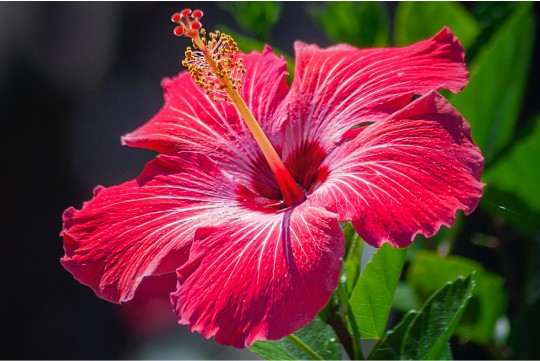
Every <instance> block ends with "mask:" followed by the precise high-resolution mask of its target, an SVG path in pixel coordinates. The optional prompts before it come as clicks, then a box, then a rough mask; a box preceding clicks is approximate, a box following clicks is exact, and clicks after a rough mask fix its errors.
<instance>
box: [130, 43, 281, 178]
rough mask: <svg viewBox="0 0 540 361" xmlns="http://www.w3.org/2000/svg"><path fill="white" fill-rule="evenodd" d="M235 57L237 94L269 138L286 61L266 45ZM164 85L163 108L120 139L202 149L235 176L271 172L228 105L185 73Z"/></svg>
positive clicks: (163, 149) (172, 149)
mask: <svg viewBox="0 0 540 361" xmlns="http://www.w3.org/2000/svg"><path fill="white" fill-rule="evenodd" d="M237 56H238V57H242V58H243V59H244V69H246V73H245V75H244V78H243V87H242V89H240V93H241V95H242V97H243V99H244V100H245V101H246V104H247V105H248V107H249V108H250V110H251V111H252V113H253V114H254V116H255V117H256V118H257V119H258V120H259V122H260V123H261V126H262V127H263V130H264V131H265V132H266V133H267V135H269V136H270V138H271V140H272V138H273V135H274V134H277V133H278V129H276V128H275V124H276V122H273V121H271V120H273V118H274V113H275V111H276V108H277V106H278V105H279V103H280V102H281V101H282V99H283V98H284V97H285V95H286V94H287V92H288V85H287V82H286V68H287V64H286V62H285V60H284V59H283V58H278V57H277V56H276V55H274V53H272V50H271V49H270V47H266V48H265V49H264V51H263V52H262V53H257V52H252V53H251V54H247V55H245V54H239V55H237ZM162 85H163V88H164V91H165V105H164V107H163V108H162V109H161V111H160V112H159V113H158V114H157V115H156V116H154V118H152V119H151V120H150V121H149V122H148V123H146V124H144V125H143V126H141V127H140V128H139V129H137V130H135V131H134V132H132V133H129V134H127V135H125V136H124V137H123V138H122V142H123V143H124V144H127V145H129V146H133V147H141V148H149V149H153V150H156V151H158V152H160V153H163V154H169V155H177V154H178V153H179V152H181V151H193V152H201V153H204V154H206V155H208V156H209V157H210V158H211V159H213V160H215V161H217V162H218V163H220V166H221V167H224V169H225V170H226V171H228V172H230V173H233V174H235V175H237V177H239V178H244V177H245V175H248V176H249V175H251V174H254V173H257V172H259V169H263V170H264V172H266V173H268V174H271V171H270V170H269V169H267V168H268V166H267V164H266V162H264V161H262V162H261V161H260V160H261V159H263V158H262V153H261V151H260V149H259V147H258V146H257V144H256V142H255V140H254V138H253V136H252V135H251V133H250V131H249V129H248V128H247V126H246V125H245V123H244V121H243V120H242V119H241V117H240V115H239V114H238V112H237V111H236V109H235V107H234V106H233V105H232V104H230V103H228V102H224V101H218V102H215V101H213V100H212V96H208V95H206V94H205V92H204V90H203V89H202V88H201V87H199V86H198V85H196V84H195V82H194V81H193V79H192V78H191V76H190V75H189V74H188V73H187V72H183V73H180V75H179V76H177V77H176V78H173V79H165V80H163V82H162ZM276 141H277V142H279V143H281V140H280V139H277V140H276ZM250 178H253V177H252V176H250ZM259 178H260V177H259ZM270 178H272V177H270Z"/></svg>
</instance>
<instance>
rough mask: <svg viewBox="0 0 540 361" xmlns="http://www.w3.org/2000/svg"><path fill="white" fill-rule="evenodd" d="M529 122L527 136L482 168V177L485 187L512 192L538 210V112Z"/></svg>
mask: <svg viewBox="0 0 540 361" xmlns="http://www.w3.org/2000/svg"><path fill="white" fill-rule="evenodd" d="M533 124H534V129H533V130H532V131H531V132H530V133H529V135H528V136H526V137H525V138H524V139H523V140H521V141H520V142H519V143H517V144H516V145H515V146H514V147H513V148H512V150H511V151H510V152H509V153H507V154H505V155H504V157H503V158H501V159H500V160H499V161H498V162H497V163H495V164H494V165H493V166H492V167H491V168H489V169H488V170H486V172H485V174H484V178H483V180H484V182H486V183H487V185H488V187H495V188H497V189H498V190H501V191H504V192H508V193H511V194H514V195H515V196H516V197H518V198H519V200H521V201H522V202H523V203H525V204H527V205H528V206H529V207H530V208H531V209H532V210H534V211H536V212H540V182H538V179H540V169H539V168H538V159H540V116H537V117H536V118H535V119H534V121H533Z"/></svg>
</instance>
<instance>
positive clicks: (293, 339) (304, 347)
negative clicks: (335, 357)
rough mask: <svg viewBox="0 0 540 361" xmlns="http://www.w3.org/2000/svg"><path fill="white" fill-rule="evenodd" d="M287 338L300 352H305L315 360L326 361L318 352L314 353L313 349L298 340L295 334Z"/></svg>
mask: <svg viewBox="0 0 540 361" xmlns="http://www.w3.org/2000/svg"><path fill="white" fill-rule="evenodd" d="M287 338H288V339H289V340H290V341H291V342H292V343H294V344H295V345H296V347H298V348H299V349H300V350H302V351H304V352H305V353H306V354H308V355H309V356H310V357H311V358H312V359H314V360H324V358H323V357H322V356H321V355H319V354H318V353H317V352H315V351H313V349H312V348H311V347H309V346H308V345H306V344H305V343H304V342H303V341H302V340H300V339H299V338H298V336H296V335H295V334H294V333H291V334H290V335H289V336H287Z"/></svg>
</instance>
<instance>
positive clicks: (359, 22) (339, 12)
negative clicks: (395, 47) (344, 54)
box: [308, 1, 389, 48]
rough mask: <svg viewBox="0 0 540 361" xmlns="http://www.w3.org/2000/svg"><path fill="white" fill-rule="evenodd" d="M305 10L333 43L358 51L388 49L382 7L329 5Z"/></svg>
mask: <svg viewBox="0 0 540 361" xmlns="http://www.w3.org/2000/svg"><path fill="white" fill-rule="evenodd" d="M308 10H309V14H310V15H311V17H312V18H313V19H314V20H315V21H316V22H317V23H318V24H320V25H321V27H322V28H323V29H324V30H325V32H326V35H327V36H328V37H329V38H330V39H331V40H332V41H334V42H338V43H347V44H351V45H356V46H358V47H361V48H363V47H369V46H386V45H388V32H389V22H388V14H387V9H386V6H385V5H384V4H382V3H379V2H373V1H358V2H356V1H354V2H350V1H343V2H329V3H326V4H325V5H324V6H319V5H314V6H311V7H310V8H308Z"/></svg>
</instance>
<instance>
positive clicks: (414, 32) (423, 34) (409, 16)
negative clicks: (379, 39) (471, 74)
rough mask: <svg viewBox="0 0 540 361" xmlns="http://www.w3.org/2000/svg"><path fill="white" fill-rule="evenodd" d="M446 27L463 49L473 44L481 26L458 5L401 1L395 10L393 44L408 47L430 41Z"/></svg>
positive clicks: (456, 3) (455, 3)
mask: <svg viewBox="0 0 540 361" xmlns="http://www.w3.org/2000/svg"><path fill="white" fill-rule="evenodd" d="M445 26H448V27H449V28H450V29H451V30H452V32H453V33H454V34H455V35H456V36H457V37H458V39H459V41H460V42H461V43H462V44H463V46H464V47H465V49H467V48H469V47H470V46H472V44H474V41H475V40H476V37H477V36H478V34H479V33H480V25H479V24H478V22H477V21H476V20H475V19H474V17H473V16H472V15H471V14H470V13H469V12H468V11H467V10H466V9H465V7H464V6H463V5H462V4H460V3H458V2H453V1H452V2H449V1H431V2H410V1H406V2H400V3H399V5H398V7H397V9H396V21H395V31H394V40H395V43H396V45H398V46H403V45H409V44H412V43H414V42H417V41H420V40H424V39H429V38H430V37H432V36H433V35H435V34H436V33H438V32H439V31H440V30H441V29H442V28H443V27H445Z"/></svg>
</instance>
